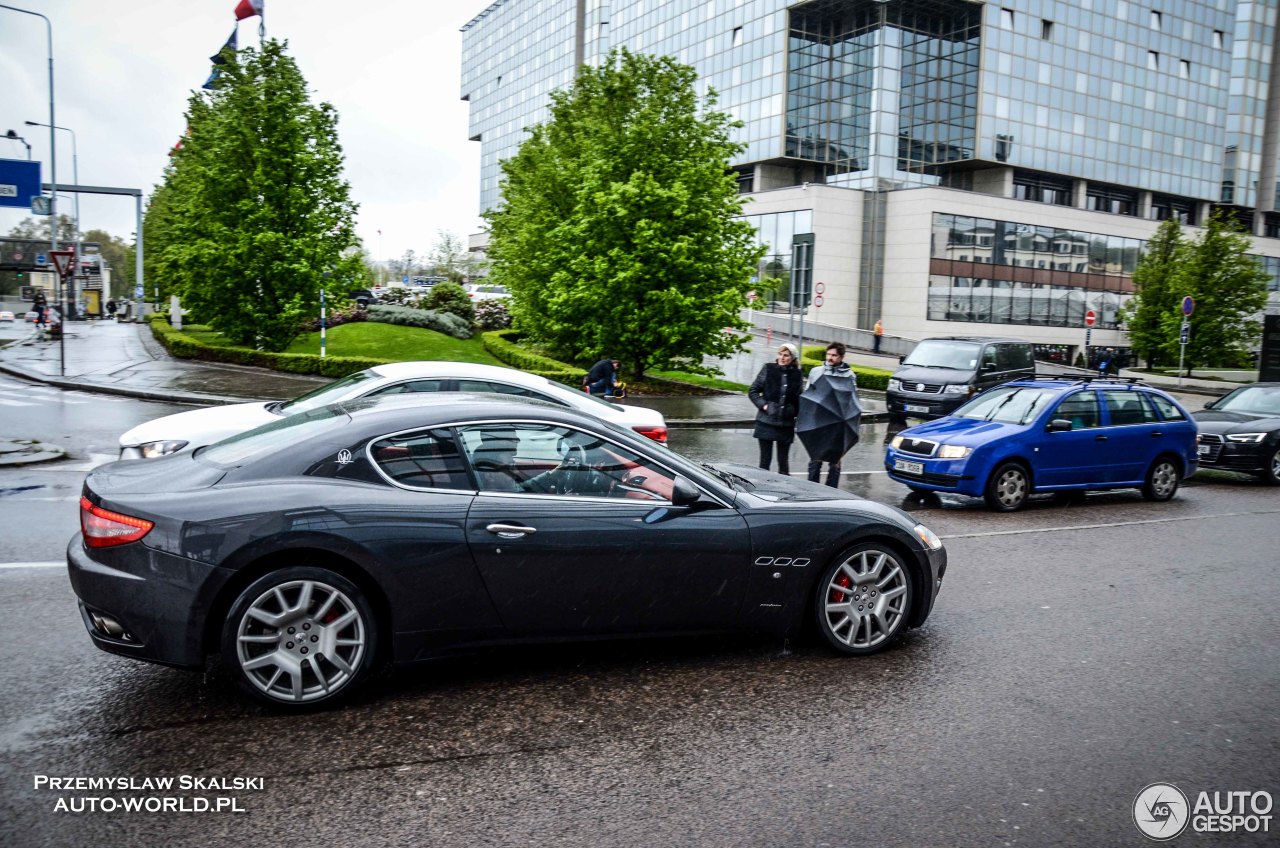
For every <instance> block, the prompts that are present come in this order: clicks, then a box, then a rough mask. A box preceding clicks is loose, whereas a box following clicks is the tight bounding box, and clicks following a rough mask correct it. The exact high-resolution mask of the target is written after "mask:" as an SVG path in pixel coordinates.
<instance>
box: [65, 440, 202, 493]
mask: <svg viewBox="0 0 1280 848" xmlns="http://www.w3.org/2000/svg"><path fill="white" fill-rule="evenodd" d="M226 473H227V472H226V470H224V469H222V468H218V467H216V466H214V465H210V464H209V463H207V462H200V461H198V460H197V459H196V458H195V457H194V456H192V455H191V454H190V453H189V452H188V453H180V454H172V455H170V456H162V457H158V458H156V459H152V460H148V461H146V462H139V461H137V460H124V461H122V462H108V463H107V464H106V465H99V466H98V467H97V468H95V469H93V470H92V471H90V472H89V476H88V477H86V478H85V482H84V484H85V487H86V488H88V489H91V490H93V491H94V492H95V493H97V494H98V495H100V496H101V497H104V498H107V499H110V498H113V497H115V496H116V495H136V494H152V493H166V494H169V493H177V492H191V491H195V490H197V489H207V488H209V487H210V486H212V485H214V484H215V483H217V482H218V481H219V480H221V479H222V478H223V477H225V476H226Z"/></svg>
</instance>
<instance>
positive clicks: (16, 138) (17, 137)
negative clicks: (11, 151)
mask: <svg viewBox="0 0 1280 848" xmlns="http://www.w3.org/2000/svg"><path fill="white" fill-rule="evenodd" d="M27 123H31V122H30V121H28V122H27ZM5 138H11V139H13V140H14V141H20V142H22V143H23V144H24V145H26V148H27V161H28V162H30V161H31V145H30V144H27V140H26V139H25V138H23V137H22V136H20V135H18V134H17V133H16V132H14V131H13V130H9V133H8V134H7V135H6V136H5Z"/></svg>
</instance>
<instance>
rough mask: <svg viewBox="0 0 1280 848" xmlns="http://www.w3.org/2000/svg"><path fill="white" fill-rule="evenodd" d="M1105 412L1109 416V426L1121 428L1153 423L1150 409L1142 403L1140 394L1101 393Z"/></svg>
mask: <svg viewBox="0 0 1280 848" xmlns="http://www.w3.org/2000/svg"><path fill="white" fill-rule="evenodd" d="M1102 396H1103V398H1104V399H1105V403H1106V405H1107V412H1108V413H1110V415H1111V424H1112V426H1115V427H1123V426H1125V425H1129V424H1147V423H1150V422H1152V421H1155V420H1156V419H1155V415H1154V414H1152V412H1151V408H1150V407H1148V406H1147V405H1146V404H1145V403H1143V402H1142V394H1141V393H1140V392H1130V391H1124V392H1115V391H1111V392H1103V393H1102Z"/></svg>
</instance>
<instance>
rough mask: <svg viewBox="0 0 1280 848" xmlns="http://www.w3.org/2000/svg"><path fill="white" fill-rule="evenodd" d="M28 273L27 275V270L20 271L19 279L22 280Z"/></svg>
mask: <svg viewBox="0 0 1280 848" xmlns="http://www.w3.org/2000/svg"><path fill="white" fill-rule="evenodd" d="M26 275H27V272H26V271H19V272H18V279H19V280H21V279H22V278H23V277H25V276H26Z"/></svg>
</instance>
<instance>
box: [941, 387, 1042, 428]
mask: <svg viewBox="0 0 1280 848" xmlns="http://www.w3.org/2000/svg"><path fill="white" fill-rule="evenodd" d="M1057 396H1058V392H1057V391H1054V390H1052V389H1036V388H1030V387H1026V386H1000V387H998V388H994V389H991V390H990V391H987V392H983V393H982V394H980V395H978V396H977V397H976V398H974V399H973V400H971V401H969V402H968V403H966V404H965V405H964V406H962V407H960V408H959V409H957V410H956V411H955V412H953V413H952V415H954V416H955V417H957V418H976V419H978V420H979V421H998V422H1000V423H1001V424H1026V423H1027V422H1029V421H1031V420H1032V419H1033V418H1035V416H1036V415H1038V414H1039V413H1040V411H1041V410H1043V409H1044V408H1045V407H1046V406H1048V405H1049V403H1050V402H1051V401H1052V400H1053V398H1055V397H1057Z"/></svg>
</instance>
